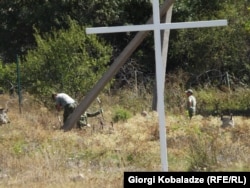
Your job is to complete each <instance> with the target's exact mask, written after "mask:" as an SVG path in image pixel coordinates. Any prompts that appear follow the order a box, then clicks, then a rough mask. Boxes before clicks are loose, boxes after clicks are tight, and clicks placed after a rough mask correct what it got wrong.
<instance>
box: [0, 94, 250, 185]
mask: <svg viewBox="0 0 250 188" xmlns="http://www.w3.org/2000/svg"><path fill="white" fill-rule="evenodd" d="M0 99H1V105H4V103H5V101H7V100H10V103H9V112H8V115H9V118H10V120H11V122H10V123H9V124H6V125H2V126H0V142H1V144H0V149H1V153H0V187H18V188H22V187H37V188H40V187H41V188H42V187H43V188H44V187H46V188H50V187H51V188H52V187H53V188H57V187H58V188H59V187H60V188H64V187H65V188H66V187H67V188H69V187H74V188H76V187H89V188H97V187H105V188H119V187H123V172H124V171H161V159H160V142H159V129H158V127H159V125H158V116H157V113H156V112H149V113H148V115H147V116H145V117H144V116H142V115H141V113H140V111H139V110H135V111H133V112H132V117H131V118H129V119H128V120H127V121H119V122H113V123H111V122H112V116H113V113H114V111H113V110H114V109H113V106H114V101H115V100H116V99H115V98H114V97H110V96H109V97H108V96H106V97H105V98H104V97H103V109H104V118H103V117H101V116H98V117H95V118H91V119H89V123H90V124H91V127H89V128H84V129H82V130H77V129H73V130H71V131H68V132H64V131H62V130H61V129H60V126H61V123H60V122H59V120H58V115H60V116H61V115H62V114H61V113H60V114H56V112H55V111H53V110H49V109H47V108H45V107H44V106H42V105H39V104H38V103H36V102H34V100H33V99H32V97H29V96H25V99H24V100H23V105H22V107H21V108H19V105H18V99H17V98H13V99H10V98H9V96H5V95H1V96H0ZM120 100H121V99H120ZM123 100H126V99H123ZM128 101H129V100H128ZM96 105H98V104H96ZM111 106H112V107H111ZM94 108H98V106H93V107H90V109H94ZM234 118H235V122H236V127H235V128H234V129H228V130H224V129H221V128H220V124H221V122H220V117H219V116H206V117H205V116H201V115H197V116H195V117H194V118H193V119H192V120H191V121H190V120H189V119H188V118H187V116H186V114H185V113H170V114H169V115H168V113H167V114H166V132H167V151H168V166H169V169H168V170H169V171H249V170H250V166H249V164H250V140H249V135H250V120H249V119H248V118H247V117H242V116H235V117H234ZM100 119H101V120H102V121H103V122H104V127H103V129H102V128H101V126H100V123H99V120H100Z"/></svg>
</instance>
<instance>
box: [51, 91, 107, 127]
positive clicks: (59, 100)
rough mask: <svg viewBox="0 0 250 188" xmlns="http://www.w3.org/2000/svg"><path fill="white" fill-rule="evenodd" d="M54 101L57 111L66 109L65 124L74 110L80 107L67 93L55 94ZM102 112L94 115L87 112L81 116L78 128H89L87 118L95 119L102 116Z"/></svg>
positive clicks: (64, 114)
mask: <svg viewBox="0 0 250 188" xmlns="http://www.w3.org/2000/svg"><path fill="white" fill-rule="evenodd" d="M52 99H53V100H54V101H55V103H56V105H55V107H56V109H57V111H60V110H62V109H64V112H63V123H65V122H66V120H67V119H68V117H69V116H70V115H71V114H72V113H73V112H74V110H75V109H76V107H77V106H78V103H77V102H76V101H75V100H74V99H73V98H71V97H70V96H69V95H68V94H66V93H53V94H52ZM102 112H103V110H102V109H100V110H99V111H96V112H94V113H89V112H85V113H84V114H83V115H81V117H80V119H79V120H78V121H77V128H81V127H83V126H88V123H87V117H94V116H97V115H99V114H101V113H102Z"/></svg>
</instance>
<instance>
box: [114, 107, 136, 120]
mask: <svg viewBox="0 0 250 188" xmlns="http://www.w3.org/2000/svg"><path fill="white" fill-rule="evenodd" d="M131 117H132V114H131V113H130V112H129V111H128V110H126V109H123V108H117V109H116V110H115V113H114V116H113V117H112V119H113V121H114V122H115V123H116V122H118V121H127V120H128V119H129V118H131Z"/></svg>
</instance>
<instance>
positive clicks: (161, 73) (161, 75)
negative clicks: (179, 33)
mask: <svg viewBox="0 0 250 188" xmlns="http://www.w3.org/2000/svg"><path fill="white" fill-rule="evenodd" d="M151 1H153V24H146V25H130V26H114V27H96V28H87V29H86V33H87V34H91V33H118V32H133V31H149V30H153V31H154V44H155V62H156V82H157V112H158V116H159V127H160V129H159V133H160V147H161V164H162V170H163V171H168V164H167V161H168V159H167V136H166V126H165V122H166V120H165V107H164V82H165V81H164V80H165V70H164V66H163V63H162V52H161V33H160V32H161V30H164V29H184V28H199V27H213V26H226V25H227V20H215V21H198V22H179V23H160V14H159V1H158V0H151Z"/></svg>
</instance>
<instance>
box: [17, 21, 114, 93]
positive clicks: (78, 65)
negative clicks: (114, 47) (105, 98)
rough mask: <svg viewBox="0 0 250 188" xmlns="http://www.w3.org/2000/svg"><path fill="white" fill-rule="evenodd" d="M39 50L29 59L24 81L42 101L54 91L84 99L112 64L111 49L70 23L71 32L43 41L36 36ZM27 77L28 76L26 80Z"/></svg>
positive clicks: (54, 34)
mask: <svg viewBox="0 0 250 188" xmlns="http://www.w3.org/2000/svg"><path fill="white" fill-rule="evenodd" d="M35 38H36V41H37V49H35V50H31V51H29V52H28V54H27V56H26V61H25V62H24V64H25V68H24V70H23V72H24V73H23V78H22V79H23V80H25V82H27V83H32V86H31V87H30V88H29V91H30V92H31V93H34V94H37V95H39V96H40V97H42V96H46V95H47V94H48V93H49V92H51V91H52V90H56V91H58V92H66V93H69V94H70V95H73V96H75V97H77V96H78V95H80V97H82V96H83V95H85V94H86V92H87V91H88V90H89V89H90V88H91V87H92V86H93V85H94V84H95V82H96V80H97V79H99V78H100V76H101V74H103V72H104V70H105V65H106V64H107V63H108V62H109V61H110V54H111V47H110V46H109V45H107V44H105V43H104V42H103V41H102V40H100V39H99V40H98V39H97V38H96V36H94V35H86V34H85V30H84V28H83V27H80V26H79V25H77V24H76V23H75V22H74V21H70V28H69V29H68V30H60V31H58V32H54V33H53V34H52V35H50V34H47V35H45V36H44V37H42V36H41V35H39V33H38V31H37V33H36V35H35ZM24 75H25V76H24Z"/></svg>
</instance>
